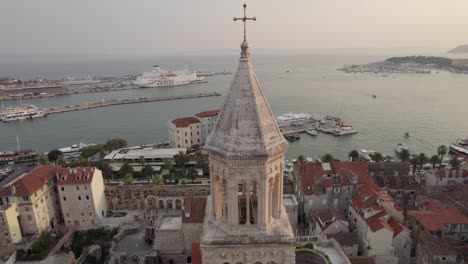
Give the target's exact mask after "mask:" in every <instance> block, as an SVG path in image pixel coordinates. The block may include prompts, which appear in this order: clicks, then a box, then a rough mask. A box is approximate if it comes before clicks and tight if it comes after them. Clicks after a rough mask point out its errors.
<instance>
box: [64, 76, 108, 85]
mask: <svg viewBox="0 0 468 264" xmlns="http://www.w3.org/2000/svg"><path fill="white" fill-rule="evenodd" d="M100 82H101V81H100V80H96V79H94V78H93V77H91V76H87V77H83V78H75V77H69V78H67V80H66V81H65V83H64V84H66V85H89V84H97V83H100Z"/></svg>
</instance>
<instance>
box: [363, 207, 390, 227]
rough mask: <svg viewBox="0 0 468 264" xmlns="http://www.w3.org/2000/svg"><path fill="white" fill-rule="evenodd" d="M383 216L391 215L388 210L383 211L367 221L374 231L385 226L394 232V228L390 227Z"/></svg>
mask: <svg viewBox="0 0 468 264" xmlns="http://www.w3.org/2000/svg"><path fill="white" fill-rule="evenodd" d="M383 217H389V216H388V214H387V212H385V211H382V212H380V213H377V214H375V215H373V216H371V217H369V218H367V219H366V223H367V225H368V226H369V228H370V229H371V230H372V232H377V231H379V230H381V229H383V228H386V229H388V230H390V231H392V232H393V229H392V228H391V227H390V225H389V224H388V223H387V222H386V221H385V220H384V219H382V218H383ZM387 221H388V220H387Z"/></svg>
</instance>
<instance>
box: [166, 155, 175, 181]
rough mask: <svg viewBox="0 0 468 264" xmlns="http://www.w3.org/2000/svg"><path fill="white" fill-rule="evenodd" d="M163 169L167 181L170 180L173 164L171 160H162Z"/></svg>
mask: <svg viewBox="0 0 468 264" xmlns="http://www.w3.org/2000/svg"><path fill="white" fill-rule="evenodd" d="M164 168H165V169H166V170H167V172H168V173H169V179H171V180H172V169H173V168H174V162H173V161H172V159H164Z"/></svg>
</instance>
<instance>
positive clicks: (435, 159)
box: [429, 155, 439, 170]
mask: <svg viewBox="0 0 468 264" xmlns="http://www.w3.org/2000/svg"><path fill="white" fill-rule="evenodd" d="M429 161H430V162H431V163H432V169H433V170H435V167H436V164H438V163H439V155H432V156H431V158H430V159H429Z"/></svg>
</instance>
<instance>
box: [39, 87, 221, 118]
mask: <svg viewBox="0 0 468 264" xmlns="http://www.w3.org/2000/svg"><path fill="white" fill-rule="evenodd" d="M212 96H221V94H220V93H217V92H213V93H198V94H188V95H178V96H168V97H145V98H135V99H119V100H111V101H100V102H84V103H82V104H80V105H75V106H67V107H63V108H50V109H45V112H46V114H47V115H53V114H60V113H66V112H72V111H79V110H86V109H92V108H98V107H107V106H113V105H126V104H140V103H151V102H159V101H171V100H184V99H193V98H202V97H212Z"/></svg>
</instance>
